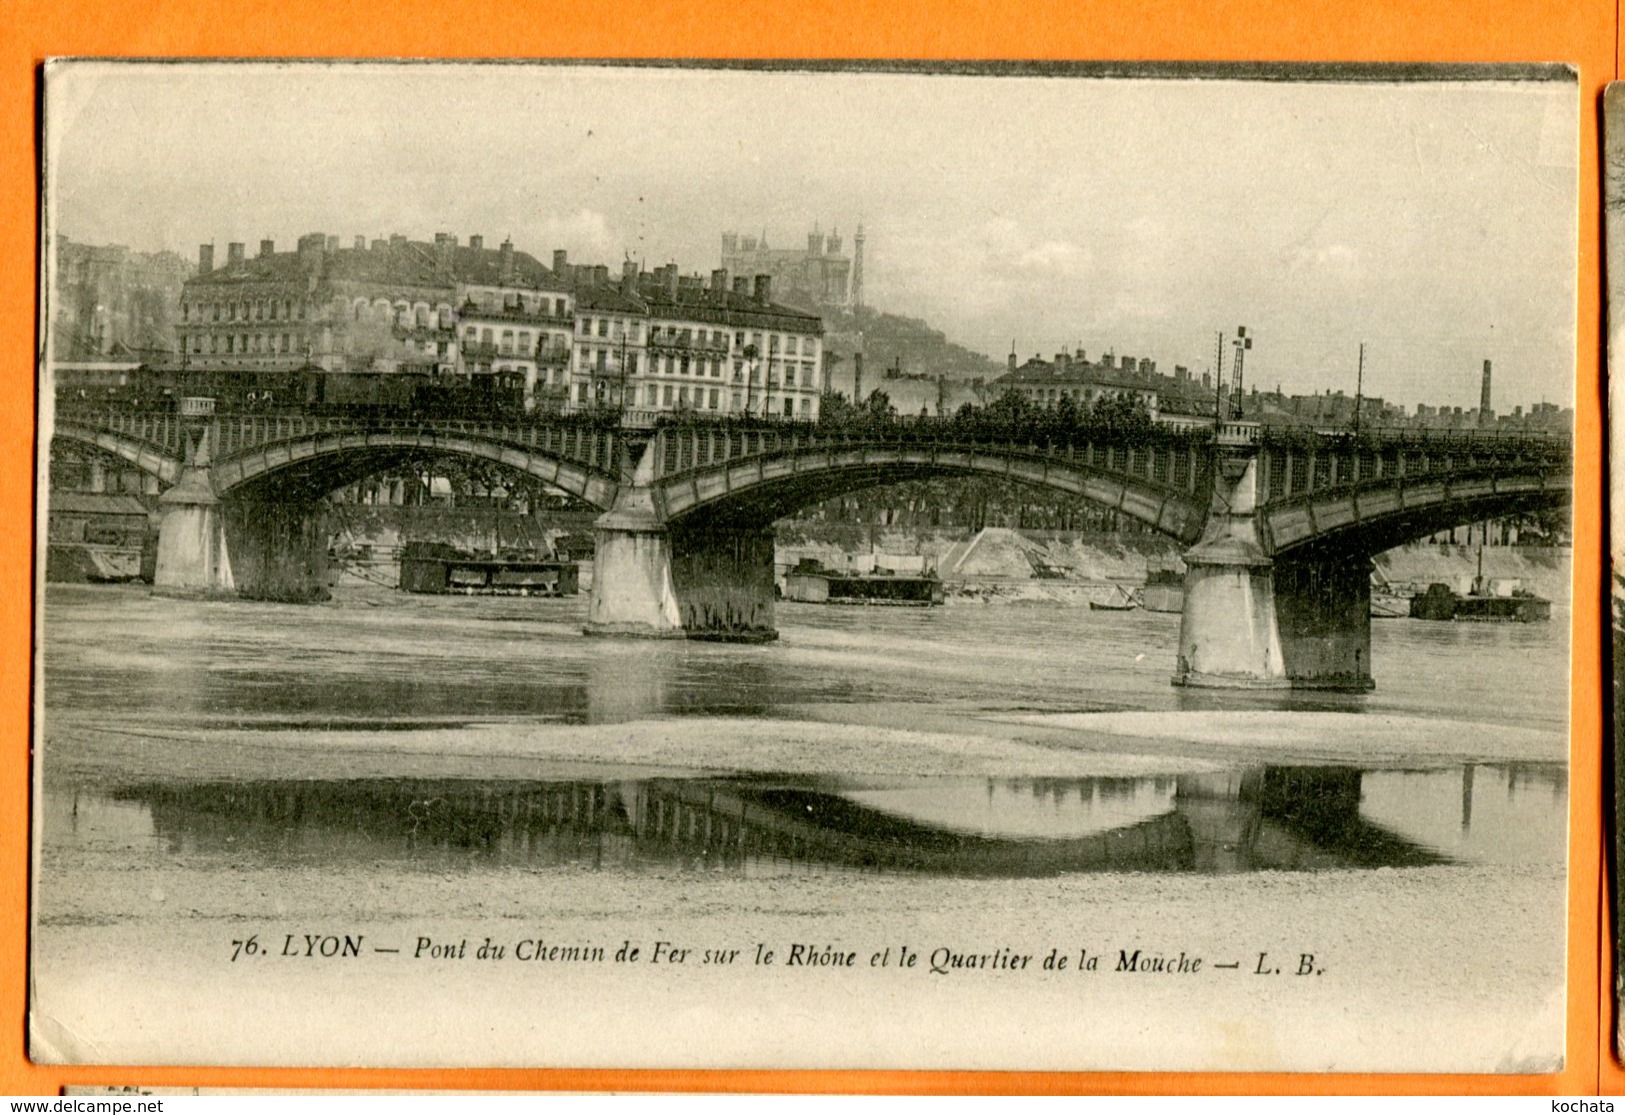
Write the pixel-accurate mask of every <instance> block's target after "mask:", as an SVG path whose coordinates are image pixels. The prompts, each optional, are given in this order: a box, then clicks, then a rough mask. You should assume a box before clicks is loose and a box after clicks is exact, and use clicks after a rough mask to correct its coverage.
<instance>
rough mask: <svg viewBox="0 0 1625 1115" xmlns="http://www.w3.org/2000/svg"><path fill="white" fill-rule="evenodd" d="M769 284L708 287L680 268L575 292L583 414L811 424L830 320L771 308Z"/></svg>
mask: <svg viewBox="0 0 1625 1115" xmlns="http://www.w3.org/2000/svg"><path fill="white" fill-rule="evenodd" d="M772 293H773V285H772V279H771V277H769V276H767V275H757V276H753V277H744V276H741V277H738V278H735V279H733V280H732V282H730V281H729V276H728V272H727V271H726V270H725V269H718V270H716V271H713V272H712V274H711V280H710V283H709V284H707V283H706V282H705V281H704V280H702V279H700V278H699V277H698V276H683V275H680V274H679V273H678V270H677V266H676V265H675V264H667V265H666V266H665V267H662V268H660V269H658V270H656V271H654V272H652V273H650V272H644V271H641V270H640V269H639V268H638V266H637V264H635V263H632V262H628V263H626V264H625V265H623V269H622V273H621V278H620V282H619V283H618V284H615V285H610V284H609V283H608V281H607V276H605V275H603V273H602V272H601V271H599V272H597V273H596V274H595V276H594V281H593V282H592V283H591V284H590V285H588V286H584V287H583V286H578V287H577V291H576V298H577V313H576V323H575V324H576V343H575V363H574V374H575V380H574V384H573V390H572V393H571V395H572V405H573V407H574V408H576V409H582V408H591V407H614V408H618V409H620V410H621V411H623V412H624V413H626V414H627V416H628V417H629V418H632V419H634V420H636V419H639V418H643V419H648V418H653V417H655V416H658V415H660V414H666V413H673V412H695V413H702V414H709V415H716V416H723V415H734V416H742V415H750V416H753V417H768V418H795V419H806V420H813V419H816V418H817V417H818V405H819V397H820V396H821V395H822V393H823V389H824V385H823V382H822V368H823V354H822V346H823V328H824V327H823V320H822V318H820V317H819V316H818V315H817V314H813V313H807V312H804V311H801V310H797V309H794V308H792V307H788V306H784V305H782V304H779V303H777V302H775V301H774V300H773V297H772Z"/></svg>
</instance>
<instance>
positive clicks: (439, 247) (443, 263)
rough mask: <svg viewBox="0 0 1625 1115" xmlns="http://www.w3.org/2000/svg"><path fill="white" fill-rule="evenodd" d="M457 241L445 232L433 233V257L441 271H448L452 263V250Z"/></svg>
mask: <svg viewBox="0 0 1625 1115" xmlns="http://www.w3.org/2000/svg"><path fill="white" fill-rule="evenodd" d="M456 246H457V241H455V240H453V239H452V238H451V234H450V233H447V232H437V233H435V234H434V259H435V263H436V264H437V265H438V266H439V268H440V269H441V270H442V271H450V270H451V264H452V250H453V249H454V248H456Z"/></svg>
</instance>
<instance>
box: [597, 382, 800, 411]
mask: <svg viewBox="0 0 1625 1115" xmlns="http://www.w3.org/2000/svg"><path fill="white" fill-rule="evenodd" d="M637 395H638V393H637V389H636V388H632V389H631V390H630V392H629V397H628V402H629V403H630V404H631V405H632V406H637V405H638V402H639V400H638V397H637ZM723 398H724V396H723V394H722V389H721V388H717V387H699V386H695V387H694V388H693V389H692V392H691V391H690V389H689V386H688V385H687V384H686V383H678V384H672V383H658V384H657V383H651V384H647V385H646V386H645V387H644V391H643V399H642V405H643V406H645V407H648V408H650V409H656V410H662V409H663V410H672V409H677V410H721V409H722V403H723ZM726 398H727V402H728V408H727V409H728V411H729V412H730V413H733V414H738V413H742V412H743V411H744V410H745V409H746V408H745V399H744V397H743V396H741V395H740V394H739V392H737V391H735V392H730V393H729V394H728V396H727V397H726ZM576 401H577V402H579V403H581V404H583V405H585V404H587V403H590V402H596V403H597V404H598V405H600V406H603V405H607V404H612V403H613V402H614V398H613V393H612V392H611V391H610V390H609V387H608V385H607V384H605V383H604V382H603V381H602V380H600V381H598V383H597V384H596V385H588V384H586V383H582V384H579V385H578V387H577V390H576ZM749 409H750V411H751V412H752V413H754V414H764V415H766V414H782V415H784V417H786V418H795V417H797V416H798V415H799V416H800V417H802V418H811V417H812V400H811V399H809V398H805V397H803V398H801V399H799V400H798V399H794V398H788V397H786V398H784V399H780V400H778V401H776V402H775V401H774V400H772V399H766V398H764V399H761V400H752V401H751V404H750V408H749Z"/></svg>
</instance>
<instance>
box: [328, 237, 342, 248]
mask: <svg viewBox="0 0 1625 1115" xmlns="http://www.w3.org/2000/svg"><path fill="white" fill-rule="evenodd" d="M327 250H328V251H330V252H336V251H338V250H339V238H338V237H337V236H329V237H328V238H327Z"/></svg>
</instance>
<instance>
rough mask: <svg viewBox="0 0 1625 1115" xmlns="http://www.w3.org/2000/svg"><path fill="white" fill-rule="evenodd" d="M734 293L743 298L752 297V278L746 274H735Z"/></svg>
mask: <svg viewBox="0 0 1625 1115" xmlns="http://www.w3.org/2000/svg"><path fill="white" fill-rule="evenodd" d="M734 293H735V294H737V295H739V296H740V297H741V298H749V297H750V279H749V278H748V277H746V276H744V275H735V276H734Z"/></svg>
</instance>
